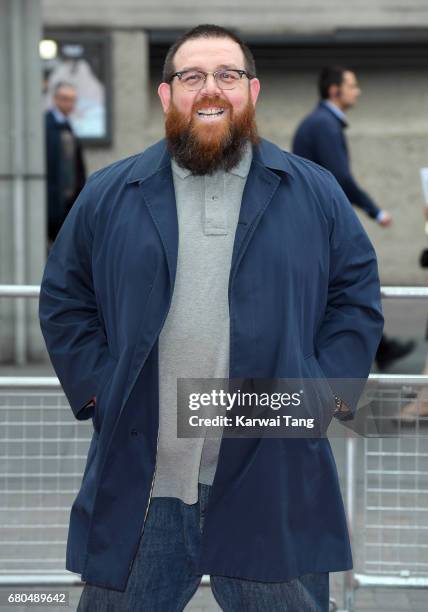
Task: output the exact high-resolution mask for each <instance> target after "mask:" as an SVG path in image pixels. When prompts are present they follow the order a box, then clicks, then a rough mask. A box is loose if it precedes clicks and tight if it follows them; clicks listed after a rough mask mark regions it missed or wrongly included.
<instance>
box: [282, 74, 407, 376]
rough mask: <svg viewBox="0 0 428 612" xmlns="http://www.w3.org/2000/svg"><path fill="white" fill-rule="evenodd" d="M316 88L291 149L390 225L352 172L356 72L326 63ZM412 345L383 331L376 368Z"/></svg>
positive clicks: (354, 201) (379, 220)
mask: <svg viewBox="0 0 428 612" xmlns="http://www.w3.org/2000/svg"><path fill="white" fill-rule="evenodd" d="M318 90H319V95H320V101H319V103H318V104H317V106H316V107H315V109H314V110H313V111H312V112H311V113H310V114H309V115H307V116H306V117H305V118H304V119H303V121H302V122H301V123H300V125H299V126H298V128H297V130H296V133H295V135H294V138H293V144H292V149H293V153H295V154H296V155H300V156H301V157H305V158H306V159H309V160H311V161H313V162H315V163H317V164H319V165H320V166H323V167H324V168H327V170H330V172H331V173H332V174H333V176H334V177H335V178H336V180H337V181H338V183H339V185H340V186H341V187H342V189H343V191H344V192H345V194H346V195H347V197H348V199H349V201H350V202H351V204H353V205H354V206H358V207H359V208H361V209H362V210H363V211H364V212H365V213H366V214H367V215H368V216H369V217H370V218H371V219H373V220H374V221H376V222H377V223H379V225H380V226H382V227H388V226H390V225H391V223H392V216H391V214H390V213H389V212H387V211H386V210H382V209H380V208H379V207H378V206H377V205H376V204H375V202H374V201H373V200H372V199H371V197H370V196H369V195H368V193H366V192H365V191H364V190H363V189H361V187H360V186H359V185H358V183H357V181H356V180H355V178H354V177H353V175H352V172H351V166H350V159H349V151H348V144H347V141H346V138H345V135H344V130H345V129H346V127H347V126H348V119H347V116H346V114H345V113H346V111H348V110H350V109H351V108H353V107H354V106H355V105H356V103H357V101H358V98H359V96H360V95H361V89H360V87H359V85H358V81H357V77H356V75H355V73H354V72H353V71H351V70H349V69H347V68H343V67H342V66H327V67H325V68H323V69H322V70H321V72H320V75H319V80H318ZM414 347H415V343H414V342H413V341H412V340H409V341H407V342H401V341H399V340H397V339H392V338H387V337H386V336H385V335H383V336H382V339H381V341H380V344H379V348H378V350H377V353H376V364H377V366H378V368H379V370H385V369H387V368H388V367H389V366H390V365H391V364H392V363H393V362H394V361H395V360H397V359H401V358H402V357H405V356H406V355H408V354H409V353H410V352H411V351H412V350H413V349H414Z"/></svg>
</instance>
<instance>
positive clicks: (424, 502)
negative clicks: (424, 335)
mask: <svg viewBox="0 0 428 612" xmlns="http://www.w3.org/2000/svg"><path fill="white" fill-rule="evenodd" d="M427 382H428V377H426V376H398V375H376V374H374V375H371V376H370V379H369V384H368V387H367V396H368V399H369V400H370V403H371V405H372V406H373V407H374V409H375V415H373V416H372V419H376V421H378V422H379V421H381V422H383V424H384V425H385V424H386V425H387V427H384V431H383V433H382V436H379V435H374V434H373V429H374V427H373V426H372V424H371V423H370V418H368V419H367V421H366V426H367V427H366V431H365V432H364V435H363V436H361V437H351V436H350V437H349V438H348V440H347V470H346V487H347V499H346V501H347V504H346V505H347V514H348V520H349V527H350V532H351V539H352V548H353V555H354V570H353V571H352V572H349V573H348V574H347V575H346V577H345V608H346V609H347V610H349V612H351V611H352V610H354V601H355V590H356V589H357V588H363V587H396V588H398V587H406V588H410V587H417V588H422V587H428V417H422V416H420V415H418V414H416V416H415V419H414V421H413V422H412V423H407V424H405V423H404V422H403V421H402V420H401V419H400V412H401V410H402V408H403V407H404V406H405V405H406V404H408V403H410V402H414V403H415V405H416V406H418V407H419V408H420V407H421V402H422V399H421V391H422V389H424V388H425V389H426V388H427ZM416 412H417V411H416Z"/></svg>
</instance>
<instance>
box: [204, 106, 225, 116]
mask: <svg viewBox="0 0 428 612" xmlns="http://www.w3.org/2000/svg"><path fill="white" fill-rule="evenodd" d="M223 113H224V109H223V108H206V109H204V110H200V111H198V115H204V116H206V117H209V116H211V115H222V114H223Z"/></svg>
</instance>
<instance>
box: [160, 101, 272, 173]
mask: <svg viewBox="0 0 428 612" xmlns="http://www.w3.org/2000/svg"><path fill="white" fill-rule="evenodd" d="M213 106H221V107H223V108H224V109H225V113H227V115H228V116H226V117H225V118H224V119H222V120H220V121H218V122H216V123H213V124H212V123H209V122H207V123H206V124H205V125H204V124H203V123H202V122H203V120H200V121H198V119H197V118H195V113H196V112H197V111H198V110H203V109H206V108H209V107H213ZM165 133H166V138H167V141H168V146H169V150H170V152H171V155H172V156H173V157H174V159H175V161H176V162H177V164H178V165H179V166H181V167H183V168H187V169H188V170H190V171H191V173H192V174H196V175H204V174H212V173H213V172H215V171H216V170H226V171H228V170H230V169H231V168H233V167H234V166H236V164H238V163H239V161H240V160H241V158H242V155H243V153H244V150H245V145H246V143H247V141H250V142H251V143H252V144H257V143H258V142H259V141H260V138H259V136H258V132H257V125H256V120H255V109H254V106H253V104H252V102H251V100H250V99H249V100H248V103H247V105H246V107H245V108H244V110H243V111H242V112H241V113H239V114H235V113H234V112H233V107H232V105H231V104H230V102H228V101H227V100H224V99H222V98H220V97H218V96H210V97H206V98H204V99H203V100H199V102H197V103H195V104H194V105H193V106H192V110H191V118H190V120H189V119H188V118H186V117H185V116H184V115H183V113H181V112H180V111H179V110H178V109H177V108H176V106H175V105H174V103H173V102H172V101H171V107H170V110H169V111H168V113H167V115H166V118H165Z"/></svg>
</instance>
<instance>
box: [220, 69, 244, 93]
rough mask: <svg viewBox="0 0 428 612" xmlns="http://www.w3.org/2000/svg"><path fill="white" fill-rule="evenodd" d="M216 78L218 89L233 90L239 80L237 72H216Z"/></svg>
mask: <svg viewBox="0 0 428 612" xmlns="http://www.w3.org/2000/svg"><path fill="white" fill-rule="evenodd" d="M216 77H217V84H218V86H219V87H220V89H233V88H234V87H236V85H237V83H238V81H239V80H240V79H241V76H240V74H239V72H238V71H237V70H223V71H222V72H218V73H217V75H216Z"/></svg>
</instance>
